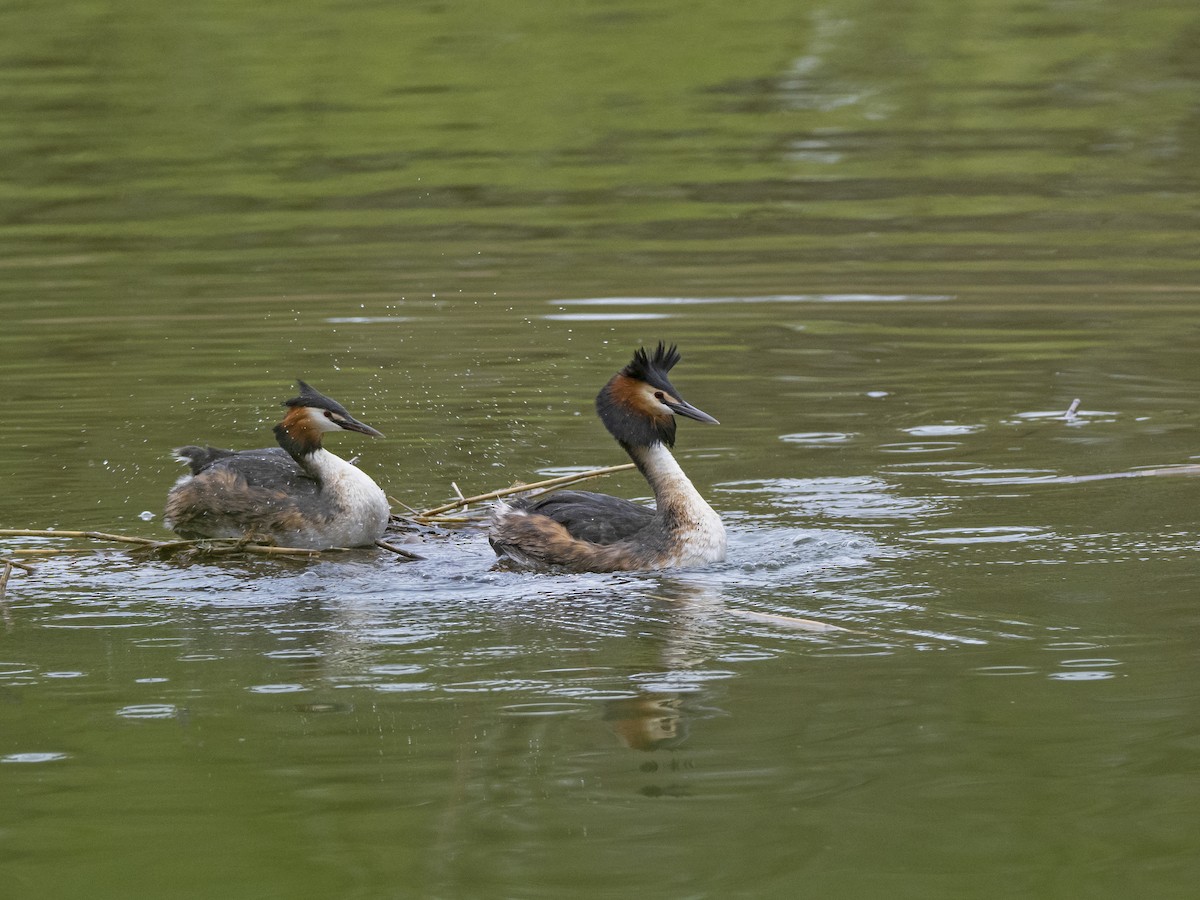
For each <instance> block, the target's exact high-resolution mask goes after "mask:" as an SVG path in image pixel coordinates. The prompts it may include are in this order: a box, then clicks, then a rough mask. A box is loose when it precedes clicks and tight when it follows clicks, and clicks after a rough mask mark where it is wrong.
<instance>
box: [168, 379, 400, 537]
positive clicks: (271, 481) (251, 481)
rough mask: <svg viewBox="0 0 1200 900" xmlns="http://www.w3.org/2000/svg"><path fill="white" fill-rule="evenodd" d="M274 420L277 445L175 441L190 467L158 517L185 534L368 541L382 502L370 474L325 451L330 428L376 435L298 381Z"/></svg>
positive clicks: (379, 524) (381, 527)
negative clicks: (229, 445)
mask: <svg viewBox="0 0 1200 900" xmlns="http://www.w3.org/2000/svg"><path fill="white" fill-rule="evenodd" d="M299 385H300V395H299V396H298V397H294V398H292V399H291V400H287V401H285V402H284V404H283V405H284V406H286V407H288V411H287V413H286V414H285V415H284V417H283V421H282V422H280V423H279V424H278V425H276V426H275V438H276V440H277V441H278V442H279V446H278V447H264V448H261V449H258V450H221V449H218V448H216V447H195V446H189V447H180V448H178V449H177V450H175V451H174V454H175V458H176V459H178V460H179V461H180V462H181V463H184V464H185V465H187V466H188V467H189V469H190V470H191V471H190V472H189V473H188V474H186V475H183V476H182V477H181V478H180V479H179V480H178V481H177V482H176V483H175V486H174V487H172V488H171V490H170V492H169V493H168V495H167V508H166V512H165V514H164V517H163V521H164V522H165V523H166V526H167V527H168V528H171V529H173V530H174V531H176V532H178V533H179V534H180V535H181V536H182V537H185V538H239V539H248V540H256V541H265V542H269V543H276V544H279V545H282V546H287V547H303V548H307V549H317V550H321V549H329V548H331V547H358V546H367V545H370V544H374V543H375V541H377V540H379V539H380V538H381V537H382V536H383V533H384V531H385V530H386V528H387V523H388V515H389V508H388V501H387V497H386V496H385V495H384V493H383V491H382V490H381V489H380V487H379V485H377V484H376V483H375V482H374V480H372V478H371V477H370V476H369V475H367V474H366V473H365V472H363V471H362V470H361V469H359V468H358V467H357V466H355V465H353V464H352V463H349V462H346V460H344V459H342V458H341V457H339V456H336V455H334V454H333V453H330V452H329V451H328V450H326V449H325V448H324V447H323V446H322V437H323V436H324V434H325V433H326V432H330V431H356V432H359V433H360V434H367V435H371V436H372V437H383V435H382V434H381V433H380V432H378V431H376V430H375V429H374V428H372V427H371V426H370V425H366V424H364V423H362V422H360V421H358V420H357V419H355V418H354V417H353V416H352V415H350V413H348V412H347V411H346V409H345V407H343V406H342V405H341V404H340V403H338V402H337V401H336V400H333V399H331V398H329V397H326V396H325V395H324V394H321V393H320V392H319V391H316V390H314V389H313V388H311V387H309V386H308V385H307V384H305V383H304V382H303V381H301V382H299Z"/></svg>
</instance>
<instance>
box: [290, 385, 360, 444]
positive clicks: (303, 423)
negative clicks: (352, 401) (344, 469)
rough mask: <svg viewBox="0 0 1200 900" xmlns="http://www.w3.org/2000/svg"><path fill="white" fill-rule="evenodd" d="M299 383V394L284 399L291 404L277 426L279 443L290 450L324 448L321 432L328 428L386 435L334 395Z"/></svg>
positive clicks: (330, 429)
mask: <svg viewBox="0 0 1200 900" xmlns="http://www.w3.org/2000/svg"><path fill="white" fill-rule="evenodd" d="M297 384H299V385H300V396H298V397H293V398H292V399H291V400H285V401H284V402H283V405H284V406H286V407H288V411H287V413H286V414H285V415H284V417H283V421H282V422H280V423H279V424H278V425H276V426H275V437H276V438H278V440H279V443H280V445H281V446H282V447H283V448H284V449H285V450H287V451H288V452H289V453H291V454H292V455H293V456H295V455H296V453H301V454H304V453H312V452H314V451H316V450H319V449H320V448H321V435H322V434H324V433H325V432H327V431H357V432H359V433H360V434H369V435H370V436H371V437H383V434H382V433H381V432H379V431H376V430H375V429H374V428H372V427H371V426H370V425H367V424H366V423H365V422H360V421H358V419H356V418H354V416H352V415H350V413H348V412H347V411H346V408H345V407H344V406H342V404H340V403H338V402H337V401H336V400H334V399H333V398H332V397H326V396H325V395H324V394H322V393H321V392H320V391H317V390H315V389H313V388H312V387H310V386H309V385H307V384H305V383H304V382H303V381H297Z"/></svg>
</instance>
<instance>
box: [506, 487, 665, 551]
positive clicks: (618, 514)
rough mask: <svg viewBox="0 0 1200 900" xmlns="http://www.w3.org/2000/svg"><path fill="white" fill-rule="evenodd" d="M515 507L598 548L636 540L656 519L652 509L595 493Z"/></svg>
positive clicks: (558, 494)
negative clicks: (638, 534)
mask: <svg viewBox="0 0 1200 900" xmlns="http://www.w3.org/2000/svg"><path fill="white" fill-rule="evenodd" d="M513 506H516V507H518V508H520V509H524V510H525V511H526V512H529V513H534V514H536V515H541V516H546V517H547V518H549V519H553V520H554V521H555V522H558V523H559V524H560V525H562V526H563V527H564V528H566V529H567V531H568V532H570V534H571V536H572V537H575V538H578V539H579V540H582V541H591V542H592V543H594V544H615V543H616V542H617V541H622V540H624V539H625V538H628V537H632V536H633V535H634V534H637V532H639V531H641V530H642V529H643V528H645V527H646V526H647V525H649V524H650V522H651V520H653V518H654V510H652V509H649V508H647V507H645V506H641V505H640V504H637V503H631V502H630V501H628V500H622V499H621V498H620V497H612V496H609V495H608V494H594V493H592V492H591V491H558V492H556V493H553V494H548V495H547V496H545V497H538V498H536V499H534V500H526V501H520V502H518V503H514V504H513Z"/></svg>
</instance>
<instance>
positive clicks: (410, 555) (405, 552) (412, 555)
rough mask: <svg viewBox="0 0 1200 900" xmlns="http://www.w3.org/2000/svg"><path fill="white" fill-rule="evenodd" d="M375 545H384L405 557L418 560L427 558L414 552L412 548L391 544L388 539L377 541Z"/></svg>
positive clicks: (384, 547)
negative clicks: (406, 548) (407, 548)
mask: <svg viewBox="0 0 1200 900" xmlns="http://www.w3.org/2000/svg"><path fill="white" fill-rule="evenodd" d="M375 546H376V547H382V548H383V549H384V550H390V551H391V552H392V553H395V554H396V555H397V556H400V557H403V558H404V559H413V560H416V559H424V558H425V557H423V556H421V555H420V554H417V553H413V552H412V551H411V550H405V549H404V548H402V547H397V546H396V545H395V544H389V543H388V542H387V541H376V542H375Z"/></svg>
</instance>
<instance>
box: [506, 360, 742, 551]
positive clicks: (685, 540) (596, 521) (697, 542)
mask: <svg viewBox="0 0 1200 900" xmlns="http://www.w3.org/2000/svg"><path fill="white" fill-rule="evenodd" d="M677 362H679V352H678V351H677V350H676V349H675V347H674V346H672V347H670V348H667V347H665V346H664V345H663V344H661V343H660V344H659V345H658V348H657V350H656V351H655V352H654V353H653V354H652V355H651V354H648V353H647V352H646V351H645V350H638V351H637V352H636V353H635V354H634V356H633V361H632V362H630V364H629V365H627V366H625V368H623V369H622V370H621V371H620V372H618V373H617V374H616V375H614V376H613V377H612V378H611V379H610V380H609V381H608V383H607V384H606V385H605V386H604V388H603V389H601V391H600V394H599V395H598V396H597V397H596V412H597V414H598V415H599V417H600V420H601V421H602V422H603V423H604V425H605V427H606V428H607V429H608V431H609V433H610V434H611V435H612V436H613V437H614V438H616V440H617V442H618V443H619V444H620V445H621V446H622V447H624V448H625V452H626V453H628V454H629V457H630V459H632V460H633V462H634V464H635V465H636V466H637V467H638V470H639V471H640V472H641V473H642V475H643V476H644V477H645V478H646V481H647V482H649V484H650V487H651V488H652V489H653V490H654V499H655V508H654V509H649V508H647V507H644V506H640V505H639V504H636V503H631V502H630V501H628V500H622V499H620V498H618V497H610V496H608V495H607V494H596V493H592V492H590V491H559V492H558V493H554V494H550V495H548V496H545V497H539V498H535V499H531V500H518V501H515V502H511V503H502V504H500V505H499V506H498V507H497V509H496V511H495V513H494V514H493V517H492V522H491V528H490V533H489V540H490V541H491V544H492V548H493V549H494V550H495V551H496V554H497V555H498V556H499V557H500V558H501V560H502V561H504V562H505V563H506V564H508V565H509V566H511V567H513V568H518V569H534V570H537V569H561V570H565V571H573V572H615V571H623V570H642V569H669V568H676V567H682V566H699V565H705V564H708V563H713V562H720V561H722V560H723V559H725V543H726V541H725V526H724V525H723V524H722V522H721V518H720V516H718V515H717V514H716V512H714V511H713V508H712V507H711V506H709V505H708V503H707V502H706V501H705V499H704V498H703V497H702V496H701V495H700V492H699V491H697V490H696V488H695V486H694V485H693V484H692V482H691V481H690V480H689V479H688V477H687V475H685V474H684V472H683V469H682V468H680V466H679V463H678V462H677V461H676V459H675V457H674V456H673V455H672V454H671V448H672V447H673V446H674V444H675V416H676V415H681V416H686V417H687V418H690V419H695V420H696V421H698V422H707V423H710V424H713V425H715V424H717V420H716V419H714V418H713V417H712V416H710V415H709V414H708V413H706V412H703V411H701V410H699V409H697V408H696V407H694V406H692V405H691V404H690V403H688V402H687V401H685V400H684V399H683V398H682V397H680V395H679V392H678V391H677V390H675V388H674V387H673V386H672V385H671V382H670V381H669V380H668V378H667V374H668V373H669V372H670V370H671V369H672V367H674V365H675V364H676V363H677Z"/></svg>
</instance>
